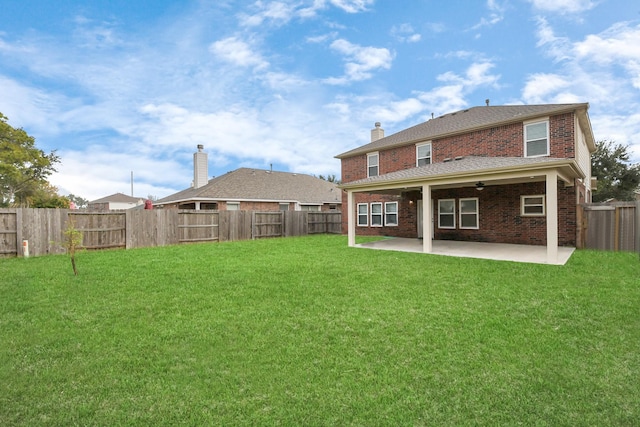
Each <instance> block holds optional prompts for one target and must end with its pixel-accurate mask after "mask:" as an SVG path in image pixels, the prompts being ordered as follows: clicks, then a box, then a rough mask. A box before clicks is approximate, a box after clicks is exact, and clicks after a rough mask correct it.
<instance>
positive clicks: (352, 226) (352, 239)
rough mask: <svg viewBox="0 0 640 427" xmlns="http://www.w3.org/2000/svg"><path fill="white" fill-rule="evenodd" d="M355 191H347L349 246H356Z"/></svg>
mask: <svg viewBox="0 0 640 427" xmlns="http://www.w3.org/2000/svg"><path fill="white" fill-rule="evenodd" d="M354 199H355V198H354V197H353V191H351V190H347V236H348V237H347V241H348V245H349V246H355V245H356V223H355V221H354V217H355V209H356V207H355V206H354Z"/></svg>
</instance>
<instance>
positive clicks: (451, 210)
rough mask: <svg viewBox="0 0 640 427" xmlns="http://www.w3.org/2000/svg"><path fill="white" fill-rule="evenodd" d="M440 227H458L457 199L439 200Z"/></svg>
mask: <svg viewBox="0 0 640 427" xmlns="http://www.w3.org/2000/svg"><path fill="white" fill-rule="evenodd" d="M438 228H456V200H455V199H443V200H438Z"/></svg>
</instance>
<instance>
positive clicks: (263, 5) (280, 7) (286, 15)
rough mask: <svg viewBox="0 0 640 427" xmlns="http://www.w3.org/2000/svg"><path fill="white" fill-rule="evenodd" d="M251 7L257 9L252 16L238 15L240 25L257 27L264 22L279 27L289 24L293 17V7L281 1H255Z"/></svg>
mask: <svg viewBox="0 0 640 427" xmlns="http://www.w3.org/2000/svg"><path fill="white" fill-rule="evenodd" d="M253 7H255V8H256V9H258V12H257V13H255V14H253V15H249V14H246V13H242V14H240V24H241V25H244V26H248V27H257V26H260V25H263V24H264V23H265V21H268V22H269V23H274V24H277V25H281V24H285V23H287V22H289V21H290V20H291V19H292V18H293V17H294V15H295V7H294V6H293V5H291V4H287V3H285V2H282V1H272V2H262V1H257V2H255V3H254V4H253Z"/></svg>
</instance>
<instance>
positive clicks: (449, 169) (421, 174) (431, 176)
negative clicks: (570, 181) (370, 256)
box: [340, 156, 584, 189]
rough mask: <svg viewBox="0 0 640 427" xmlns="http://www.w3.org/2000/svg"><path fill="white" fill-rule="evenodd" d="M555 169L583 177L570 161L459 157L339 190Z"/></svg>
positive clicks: (360, 181) (362, 180)
mask: <svg viewBox="0 0 640 427" xmlns="http://www.w3.org/2000/svg"><path fill="white" fill-rule="evenodd" d="M546 168H559V169H561V170H565V171H567V174H568V175H569V176H575V177H578V178H581V177H584V176H583V175H582V173H581V172H580V171H579V170H578V169H577V168H576V166H575V161H574V159H563V158H553V157H476V156H466V157H459V158H457V159H455V160H451V161H447V162H440V163H432V164H429V165H425V166H419V167H415V168H410V169H403V170H399V171H396V172H391V173H387V174H384V175H378V176H372V177H369V178H364V179H360V180H357V181H351V182H349V183H346V184H342V185H341V186H340V188H345V189H352V188H365V187H370V186H376V185H380V184H384V185H387V184H397V183H410V182H419V181H420V182H421V181H431V180H437V179H442V178H446V177H455V176H463V175H464V176H469V175H470V176H473V177H474V178H480V177H481V176H485V175H489V174H495V173H500V172H506V171H514V170H526V171H533V170H535V169H546Z"/></svg>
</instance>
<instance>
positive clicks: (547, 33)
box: [536, 18, 571, 61]
mask: <svg viewBox="0 0 640 427" xmlns="http://www.w3.org/2000/svg"><path fill="white" fill-rule="evenodd" d="M537 24H538V29H537V33H536V36H537V37H538V42H537V44H536V46H537V47H539V48H544V52H545V54H546V55H548V56H551V57H552V58H553V59H554V60H556V61H562V60H565V59H568V58H570V51H571V42H570V40H569V39H568V38H566V37H558V36H556V35H555V33H554V31H553V28H552V27H551V26H550V25H549V23H548V22H547V20H546V19H544V18H537Z"/></svg>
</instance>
